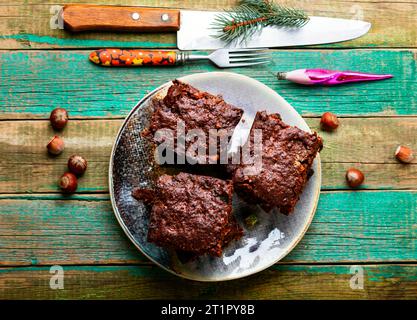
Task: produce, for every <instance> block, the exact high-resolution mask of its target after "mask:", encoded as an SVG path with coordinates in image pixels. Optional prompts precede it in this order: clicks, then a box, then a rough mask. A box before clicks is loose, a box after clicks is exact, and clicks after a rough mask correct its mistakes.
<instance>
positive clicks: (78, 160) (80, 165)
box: [68, 154, 87, 176]
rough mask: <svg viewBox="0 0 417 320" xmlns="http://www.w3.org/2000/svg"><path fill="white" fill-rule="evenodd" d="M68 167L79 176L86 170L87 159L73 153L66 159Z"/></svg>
mask: <svg viewBox="0 0 417 320" xmlns="http://www.w3.org/2000/svg"><path fill="white" fill-rule="evenodd" d="M68 169H69V170H70V171H71V172H72V173H74V174H76V175H79V176H80V175H82V174H84V172H85V170H87V160H85V159H84V158H83V157H81V156H79V155H76V154H74V155H72V156H71V157H70V158H69V159H68Z"/></svg>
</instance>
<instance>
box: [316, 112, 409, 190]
mask: <svg viewBox="0 0 417 320" xmlns="http://www.w3.org/2000/svg"><path fill="white" fill-rule="evenodd" d="M339 124H340V121H339V119H338V118H337V116H336V115H335V114H333V113H331V112H325V113H323V115H322V116H321V120H320V126H321V128H322V129H323V130H325V131H333V130H336V129H337V128H338V127H339ZM394 154H395V157H396V158H397V160H398V161H400V162H402V163H411V162H412V161H413V159H414V156H413V151H412V150H411V149H410V148H409V147H406V146H398V147H397V149H396V150H395V153H394ZM345 177H346V182H347V184H348V185H349V186H350V187H352V188H356V187H359V186H360V185H361V184H362V183H363V182H364V180H365V175H364V174H363V172H362V171H360V170H359V169H356V168H350V169H348V170H347V171H346V176H345Z"/></svg>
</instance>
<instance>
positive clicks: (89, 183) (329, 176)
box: [0, 117, 417, 193]
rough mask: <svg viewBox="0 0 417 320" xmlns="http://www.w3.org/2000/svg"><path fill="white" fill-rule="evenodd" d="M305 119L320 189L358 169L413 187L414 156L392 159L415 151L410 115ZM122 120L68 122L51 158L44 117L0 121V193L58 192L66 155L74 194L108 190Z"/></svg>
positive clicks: (372, 185)
mask: <svg viewBox="0 0 417 320" xmlns="http://www.w3.org/2000/svg"><path fill="white" fill-rule="evenodd" d="M307 122H308V123H309V125H310V126H311V127H312V128H313V129H314V130H318V132H319V133H320V135H321V136H322V137H323V138H324V141H325V148H324V149H323V151H322V152H321V159H322V162H323V174H322V176H323V185H322V188H323V189H324V190H329V189H330V190H333V189H348V187H347V185H346V184H345V178H344V175H345V171H346V170H347V169H348V168H349V167H352V166H354V167H359V168H360V169H361V170H363V172H364V173H365V174H366V182H365V184H364V185H363V187H362V188H366V189H415V188H416V186H417V159H415V160H414V163H413V164H411V165H403V164H400V163H398V162H397V160H396V159H395V158H394V151H395V149H396V147H397V145H399V144H405V145H408V146H410V147H411V148H412V149H414V150H417V140H416V138H415V136H416V132H417V118H416V117H396V118H361V119H359V118H343V119H341V126H340V128H339V129H338V130H337V131H336V132H334V133H325V132H323V131H321V130H320V129H319V126H318V124H319V119H318V118H308V119H307ZM121 123H122V120H72V121H70V122H69V124H68V126H67V128H66V129H65V130H64V131H63V132H62V133H60V134H61V135H62V136H63V138H64V140H65V143H66V149H65V151H64V153H63V154H62V155H60V156H58V157H51V156H49V155H48V154H47V152H46V148H45V146H46V144H47V143H48V142H49V139H50V138H51V137H52V136H53V135H54V134H55V133H54V131H53V130H52V128H51V127H50V124H49V121H47V120H42V121H38V120H36V121H34V120H33V121H0V192H2V193H22V192H58V191H59V189H58V185H57V179H58V178H59V176H60V175H61V174H62V173H63V172H64V171H65V170H66V162H67V159H68V157H69V156H70V155H72V154H75V153H77V154H81V155H83V156H84V157H85V158H86V159H87V160H88V163H89V167H88V170H87V172H86V174H85V175H84V176H83V177H82V178H81V179H80V183H79V189H78V191H79V192H103V191H108V186H107V172H108V164H109V159H110V152H111V148H112V145H113V142H114V140H115V138H116V134H117V131H118V129H119V127H120V126H121Z"/></svg>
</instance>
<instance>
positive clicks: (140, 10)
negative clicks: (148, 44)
mask: <svg viewBox="0 0 417 320" xmlns="http://www.w3.org/2000/svg"><path fill="white" fill-rule="evenodd" d="M62 17H63V21H64V28H65V29H67V30H69V31H72V32H79V31H102V30H106V31H136V32H171V31H172V32H173V31H177V30H179V28H180V11H179V10H173V9H162V8H144V7H119V6H98V5H67V6H64V9H63V13H62Z"/></svg>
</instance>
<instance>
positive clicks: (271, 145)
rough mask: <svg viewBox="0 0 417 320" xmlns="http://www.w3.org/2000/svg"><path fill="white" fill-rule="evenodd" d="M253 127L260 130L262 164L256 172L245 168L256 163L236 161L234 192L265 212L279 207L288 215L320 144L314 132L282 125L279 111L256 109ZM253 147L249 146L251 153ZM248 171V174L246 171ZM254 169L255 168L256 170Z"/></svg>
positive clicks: (307, 176) (251, 140)
mask: <svg viewBox="0 0 417 320" xmlns="http://www.w3.org/2000/svg"><path fill="white" fill-rule="evenodd" d="M254 130H261V132H262V152H261V153H262V154H261V156H262V165H261V166H260V168H258V169H259V170H258V171H257V172H256V173H255V174H251V173H250V171H249V170H248V169H250V167H251V166H253V165H255V164H256V161H255V164H246V165H245V164H239V165H237V166H234V167H233V168H232V169H233V185H234V188H235V191H236V192H237V193H238V194H239V195H240V196H241V197H242V198H244V199H245V200H246V201H247V202H249V203H253V204H259V205H260V206H261V207H262V208H263V209H264V210H265V211H270V210H272V209H273V208H279V209H280V211H281V213H283V214H286V215H288V214H290V213H292V212H293V211H294V207H295V205H296V203H297V201H298V200H299V198H300V194H301V192H302V190H303V188H304V186H305V185H306V183H307V180H308V178H309V177H310V174H311V166H312V164H313V160H314V158H315V157H316V155H317V153H318V152H319V151H320V150H321V148H322V147H323V143H322V140H321V138H320V137H319V136H318V135H317V133H308V132H305V131H303V130H301V129H299V128H297V127H292V126H289V125H287V124H285V123H284V122H283V121H282V120H281V117H280V115H279V114H270V115H268V114H267V113H266V112H258V113H257V114H256V117H255V120H254V122H253V125H252V128H251V132H250V137H249V139H250V140H249V141H250V142H251V146H253V141H254ZM253 152H254V148H253V147H251V156H253ZM248 171H249V174H248ZM255 171H256V170H255Z"/></svg>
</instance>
